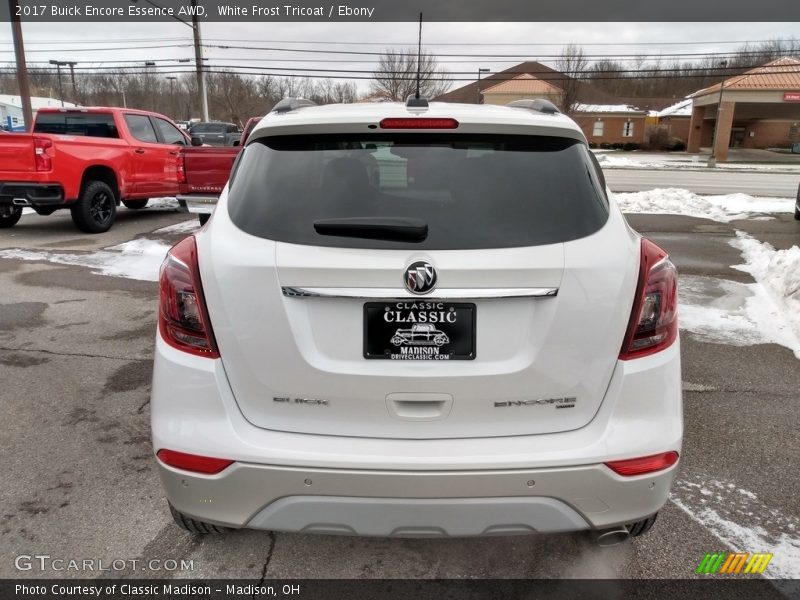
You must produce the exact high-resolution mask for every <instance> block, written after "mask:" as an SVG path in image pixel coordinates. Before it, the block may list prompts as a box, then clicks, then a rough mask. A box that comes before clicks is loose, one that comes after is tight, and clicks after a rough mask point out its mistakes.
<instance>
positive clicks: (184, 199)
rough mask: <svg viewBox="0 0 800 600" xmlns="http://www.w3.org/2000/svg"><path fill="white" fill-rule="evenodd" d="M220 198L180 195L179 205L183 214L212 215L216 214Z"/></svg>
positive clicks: (206, 195) (207, 195)
mask: <svg viewBox="0 0 800 600" xmlns="http://www.w3.org/2000/svg"><path fill="white" fill-rule="evenodd" d="M218 200H219V196H214V195H211V194H180V195H178V204H179V205H180V209H179V210H180V211H181V212H188V213H191V214H194V215H210V214H211V213H212V212H214V207H215V206H216V205H217V201H218Z"/></svg>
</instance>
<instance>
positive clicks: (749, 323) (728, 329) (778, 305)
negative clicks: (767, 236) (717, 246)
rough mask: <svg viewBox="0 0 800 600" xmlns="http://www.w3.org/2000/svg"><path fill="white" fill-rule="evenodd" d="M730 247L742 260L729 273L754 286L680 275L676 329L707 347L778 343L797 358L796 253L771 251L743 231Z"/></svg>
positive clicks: (799, 296)
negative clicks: (749, 277)
mask: <svg viewBox="0 0 800 600" xmlns="http://www.w3.org/2000/svg"><path fill="white" fill-rule="evenodd" d="M730 243H731V245H732V246H733V247H734V248H736V249H738V250H740V251H741V252H742V258H743V259H744V264H741V265H734V266H733V268H734V269H738V270H740V271H744V272H746V273H749V274H750V275H752V276H753V279H755V280H756V281H755V283H739V282H736V281H729V280H727V279H717V278H715V277H701V276H695V275H684V276H681V277H680V281H679V287H678V295H679V304H680V312H679V323H680V327H681V329H684V330H687V331H690V332H691V333H692V334H693V335H695V336H696V337H698V338H699V339H701V340H702V341H706V342H712V343H721V344H732V345H735V346H749V345H752V344H779V345H781V346H784V347H786V348H789V349H790V350H791V351H792V352H794V355H795V356H796V357H797V358H800V248H798V247H797V246H792V247H791V248H789V249H788V250H775V248H773V247H772V246H771V245H769V244H766V243H764V242H760V241H758V240H757V239H755V238H753V237H751V236H750V235H748V234H746V233H744V232H742V231H737V232H736V238H735V239H733V240H731V242H730Z"/></svg>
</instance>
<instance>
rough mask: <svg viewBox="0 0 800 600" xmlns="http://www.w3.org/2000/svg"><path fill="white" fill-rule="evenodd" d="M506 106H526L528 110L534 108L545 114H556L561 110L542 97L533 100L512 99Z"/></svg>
mask: <svg viewBox="0 0 800 600" xmlns="http://www.w3.org/2000/svg"><path fill="white" fill-rule="evenodd" d="M506 106H510V107H511V108H527V109H528V110H535V111H536V112H540V113H542V114H545V115H557V114H558V113H560V112H561V111H560V110H558V107H557V106H556V105H555V104H553V103H552V102H550V101H549V100H545V99H544V98H536V99H535V100H514V101H513V102H509V103H508V104H506Z"/></svg>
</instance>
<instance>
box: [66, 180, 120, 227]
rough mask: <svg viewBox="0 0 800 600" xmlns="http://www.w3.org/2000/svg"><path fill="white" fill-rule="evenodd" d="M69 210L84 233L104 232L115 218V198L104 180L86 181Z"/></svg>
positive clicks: (73, 219) (76, 224)
mask: <svg viewBox="0 0 800 600" xmlns="http://www.w3.org/2000/svg"><path fill="white" fill-rule="evenodd" d="M70 212H72V221H73V222H74V223H75V226H76V227H77V228H78V229H80V230H81V231H83V232H84V233H104V232H106V231H108V230H109V229H111V226H112V225H113V224H114V221H115V219H116V218H117V199H116V197H115V195H114V191H113V190H112V189H111V188H110V187H109V186H108V184H106V183H105V182H103V181H88V182H86V185H84V186H83V190H81V195H80V197H79V198H78V201H77V202H75V204H73V205H72V207H71V208H70Z"/></svg>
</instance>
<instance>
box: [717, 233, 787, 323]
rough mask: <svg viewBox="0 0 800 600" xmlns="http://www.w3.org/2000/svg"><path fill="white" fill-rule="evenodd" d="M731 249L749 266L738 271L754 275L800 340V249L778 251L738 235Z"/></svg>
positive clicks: (746, 236)
mask: <svg viewBox="0 0 800 600" xmlns="http://www.w3.org/2000/svg"><path fill="white" fill-rule="evenodd" d="M731 245H732V246H733V247H734V248H736V249H738V250H740V251H741V252H742V256H743V257H744V260H745V264H743V265H737V266H735V267H734V268H735V269H739V270H740V271H744V272H745V273H750V275H752V276H753V278H754V279H755V280H756V281H757V282H758V283H759V284H761V285H762V286H764V288H765V289H766V290H767V291H768V292H769V294H770V296H771V297H772V299H773V301H774V302H775V303H776V304H777V305H778V306H779V307H780V308H781V312H783V314H784V315H786V318H787V319H788V321H789V323H790V325H791V327H792V331H793V333H794V335H795V336H796V337H798V338H800V248H799V247H797V246H792V247H791V248H789V249H788V250H776V249H775V248H773V247H772V246H771V245H770V244H767V243H766V242H760V241H758V240H757V239H755V238H753V237H752V236H750V235H748V234H746V233H744V232H742V231H737V232H736V239H734V240H731Z"/></svg>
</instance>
